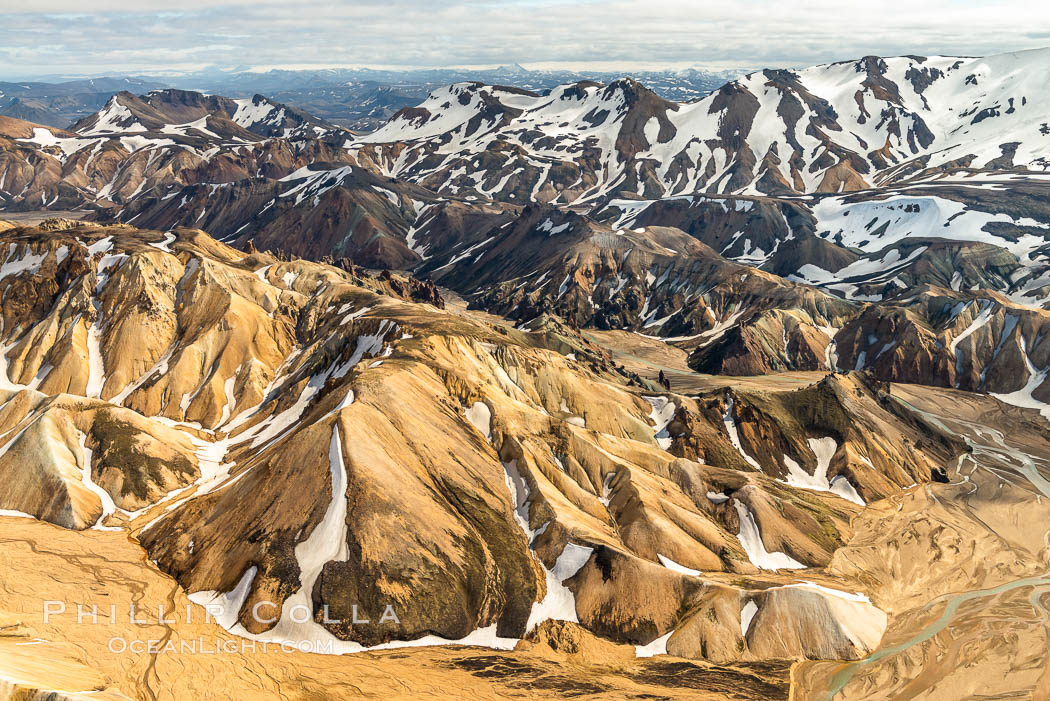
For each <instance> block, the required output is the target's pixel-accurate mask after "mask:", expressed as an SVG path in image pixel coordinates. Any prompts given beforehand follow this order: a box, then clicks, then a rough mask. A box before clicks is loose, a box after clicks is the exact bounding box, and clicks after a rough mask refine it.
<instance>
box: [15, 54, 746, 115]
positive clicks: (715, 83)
mask: <svg viewBox="0 0 1050 701" xmlns="http://www.w3.org/2000/svg"><path fill="white" fill-rule="evenodd" d="M739 74H740V73H739V72H735V71H723V72H713V73H710V72H705V71H698V70H695V69H686V70H683V71H643V72H641V73H637V74H635V76H634V77H635V78H636V79H638V80H640V81H641V82H643V83H645V84H646V85H648V86H649V87H650V88H651V89H652V90H654V91H655V92H656V93H657V94H659V95H661V96H662V97H664V98H666V99H668V100H677V101H688V100H695V99H697V98H700V97H703V96H704V95H707V94H709V93H710V92H711V91H713V90H715V89H716V88H718V87H719V86H721V85H722V84H723V83H725V82H726V80H728V79H731V78H733V77H736V76H737V75H739ZM621 75H622V74H621V73H612V72H587V73H581V72H573V71H550V70H528V69H526V68H524V67H522V66H520V65H518V64H516V63H515V64H511V65H508V66H500V67H498V68H494V69H489V70H480V71H479V70H462V69H425V70H408V71H392V70H374V69H367V68H353V69H328V70H270V71H264V72H260V71H254V70H234V71H229V72H227V71H218V70H208V71H201V72H196V73H187V74H184V75H180V76H164V77H158V78H149V77H116V78H93V79H78V80H71V81H59V82H25V83H19V82H7V83H3V82H0V115H3V116H8V117H14V118H16V119H24V120H27V121H30V122H36V123H38V124H45V125H47V126H52V127H61V128H66V127H68V126H69V125H70V124H72V123H73V122H75V121H77V120H79V119H81V118H83V117H85V116H87V115H89V114H91V113H92V112H96V111H98V110H99V109H101V108H102V106H103V105H104V104H105V103H106V101H107V100H108V99H109V98H110V97H111V96H112V95H113V93H115V92H119V91H121V90H127V91H130V92H134V93H143V92H147V91H150V90H155V89H159V88H184V89H190V90H197V91H203V92H207V93H212V94H218V95H226V96H228V97H235V98H236V97H252V96H253V95H256V94H263V95H266V96H267V97H269V98H271V99H273V100H275V101H278V102H283V103H287V104H289V105H294V106H295V107H299V108H301V109H304V110H306V111H308V112H310V113H312V114H315V115H317V116H318V117H321V118H323V119H326V120H328V121H330V122H332V123H333V124H338V125H341V126H344V127H347V128H349V129H353V130H355V131H371V130H373V129H376V128H377V127H379V126H380V125H382V124H383V123H384V122H385V121H386V120H387V119H389V118H390V117H391V116H392V115H393V114H394V113H395V112H397V111H398V110H399V109H401V108H403V107H411V106H414V105H417V104H419V103H420V102H422V101H423V100H424V99H426V97H427V95H428V94H429V93H430V92H431V91H433V90H435V89H437V88H439V87H442V86H445V85H449V84H451V83H458V82H463V81H468V80H471V81H472V80H476V81H481V82H485V83H493V84H502V85H509V86H513V87H519V88H525V89H527V90H535V91H543V90H549V89H551V88H554V87H556V86H558V85H561V84H564V83H574V82H578V81H581V80H595V81H598V82H610V81H612V80H615V79H616V78H619V77H621Z"/></svg>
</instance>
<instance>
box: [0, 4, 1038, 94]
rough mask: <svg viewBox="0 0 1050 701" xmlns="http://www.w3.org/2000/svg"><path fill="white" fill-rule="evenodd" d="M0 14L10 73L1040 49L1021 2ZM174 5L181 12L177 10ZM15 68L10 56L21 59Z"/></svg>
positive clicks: (728, 59) (724, 60)
mask: <svg viewBox="0 0 1050 701" xmlns="http://www.w3.org/2000/svg"><path fill="white" fill-rule="evenodd" d="M22 7H23V8H28V7H32V11H27V10H26V9H22V10H19V11H15V10H8V9H0V58H4V57H6V58H7V59H8V60H7V61H5V62H4V63H5V64H6V65H5V66H4V68H3V69H2V70H3V71H4V72H5V73H7V74H8V77H15V75H16V73H17V74H18V75H23V76H30V75H34V74H35V75H41V74H54V73H63V72H66V73H69V72H77V73H99V72H125V73H126V72H135V71H146V70H158V69H167V68H171V67H176V66H182V65H201V64H214V65H220V66H238V65H303V64H310V65H327V66H334V65H355V66H361V65H383V66H482V65H485V66H490V65H496V64H499V63H505V62H510V61H517V62H519V63H523V64H525V65H532V66H540V65H542V66H547V67H553V66H561V67H569V66H586V67H591V68H598V67H602V68H623V69H630V68H637V67H656V66H668V67H680V66H686V65H695V66H703V67H714V68H720V67H744V68H753V67H760V66H802V65H809V64H813V63H820V62H825V61H830V60H839V59H846V58H852V57H856V56H861V55H865V54H880V55H892V54H901V53H914V54H931V53H940V54H965V55H981V54H990V53H999V52H1003V51H1011V50H1019V49H1026V48H1035V47H1038V46H1042V45H1046V44H1050V4H1039V5H1036V4H1033V3H1030V2H1021V1H1019V0H1003V1H1001V2H989V1H988V0H983V1H982V2H977V0H927V1H924V2H914V0H912V1H910V2H904V1H903V0H888V1H884V2H870V0H866V1H865V2H846V1H844V0H838V1H836V2H831V1H830V0H801V1H796V2H774V1H772V0H738V1H737V2H726V1H725V0H718V1H717V2H712V1H709V0H693V1H688V0H652V1H650V2H644V3H643V2H636V1H632V2H628V1H627V0H600V1H599V0H591V1H589V2H588V1H584V2H581V1H579V0H576V1H572V2H570V1H569V0H476V1H474V2H458V3H456V2H447V1H444V0H438V1H434V0H389V1H387V2H379V1H378V0H355V1H353V2H321V1H320V0H305V2H291V3H290V2H286V1H284V0H282V1H280V2H278V1H276V0H232V1H230V0H226V1H225V2H221V3H220V4H218V5H216V4H214V3H211V2H206V1H205V0H183V1H180V2H179V3H178V4H177V5H176V4H175V3H171V2H170V0H168V1H160V0H140V2H138V3H136V5H135V7H136V11H135V12H128V11H127V10H126V8H127V7H128V4H127V3H126V2H122V1H121V2H118V1H117V0H95V1H94V2H93V3H92V5H91V9H90V10H85V8H84V4H83V3H81V2H71V1H69V0H36V1H35V2H34V3H32V5H30V4H28V3H26V4H24V5H22ZM174 7H177V8H178V9H177V10H174V11H173V10H172V8H174ZM16 59H17V61H16Z"/></svg>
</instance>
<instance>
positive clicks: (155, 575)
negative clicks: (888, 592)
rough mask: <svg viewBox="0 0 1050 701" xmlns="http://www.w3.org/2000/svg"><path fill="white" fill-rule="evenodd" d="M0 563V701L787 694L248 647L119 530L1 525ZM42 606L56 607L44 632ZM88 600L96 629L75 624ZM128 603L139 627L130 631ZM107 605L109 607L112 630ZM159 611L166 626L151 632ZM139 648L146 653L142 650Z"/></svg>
mask: <svg viewBox="0 0 1050 701" xmlns="http://www.w3.org/2000/svg"><path fill="white" fill-rule="evenodd" d="M0 561H2V562H3V563H4V566H3V567H2V568H0V592H2V596H0V696H3V697H4V698H8V697H14V698H37V697H36V696H34V694H35V693H36V694H39V693H43V692H45V691H47V692H55V691H57V692H59V693H58V695H57V698H66V699H81V698H83V699H89V698H90V699H107V700H116V699H128V698H132V699H150V700H163V699H191V698H192V699H203V698H227V699H245V700H248V699H252V700H257V699H303V700H306V699H318V700H319V699H368V698H372V699H426V698H449V696H450V694H452V693H453V690H455V691H454V695H455V696H456V697H457V698H472V699H479V700H481V699H493V700H495V699H507V698H529V699H564V698H581V699H623V698H637V699H646V698H648V699H652V698H660V699H711V700H712V701H713V700H715V699H724V698H748V699H786V698H787V697H788V681H787V680H788V676H789V668H790V664H791V663H790V662H756V663H744V664H739V665H732V666H725V665H720V666H715V665H711V664H707V663H705V662H702V661H696V660H682V659H678V658H671V657H656V658H647V659H636V658H635V657H634V648H633V647H631V646H627V645H614V644H612V643H608V642H603V641H598V640H597V639H593V638H591V639H590V640H589V641H585V642H589V644H590V645H591V646H592V648H591V649H586V648H585V649H584V650H581V652H580V653H579V654H571V653H566V652H561V651H557V650H554V649H552V648H551V647H550V646H549V645H545V644H535V645H530V644H528V643H522V644H521V647H524V648H525V649H523V650H515V651H512V652H504V651H497V650H488V649H484V648H470V647H427V648H417V649H400V650H388V651H383V652H368V653H360V654H352V655H342V656H335V655H324V654H309V653H302V652H298V651H294V650H293V651H283V650H281V649H279V648H276V647H272V646H271V647H268V648H267V649H266V650H263V648H262V645H261V644H259V645H258V646H256V647H255V650H254V651H253V650H252V649H251V646H252V643H251V641H247V640H243V639H240V638H237V637H236V636H233V635H230V634H229V633H227V632H226V631H224V630H223V629H222V628H220V627H219V626H218V625H215V624H213V623H208V622H205V621H204V612H203V609H201V608H200V607H199V606H196V605H194V604H191V603H190V601H189V599H187V598H186V595H185V593H184V592H183V591H182V589H181V588H180V587H179V585H178V584H177V583H176V582H175V581H173V580H172V579H171V578H170V577H168V576H166V575H164V574H163V573H161V572H159V571H158V570H157V569H156V568H155V567H154V566H153V565H152V564H151V563H150V562H149V561H148V560H147V559H146V557H145V554H144V553H143V551H142V549H141V548H140V547H139V546H138V544H137V543H135V542H134V541H133V540H131V539H129V537H128V536H127V535H126V534H125V533H124V532H116V531H90V530H89V531H80V532H77V531H70V530H67V529H64V528H59V527H57V526H53V525H50V524H47V523H43V522H40V521H35V520H30V519H26V518H18V517H9V516H0ZM44 601H56V602H58V601H61V602H64V603H66V604H67V606H66V609H67V610H66V612H65V613H62V614H55V615H52V616H49V621H48V622H47V623H45V622H44V615H43V606H42V602H44ZM77 604H81V605H82V606H83V607H84V608H83V611H84V614H85V617H84V618H83V620H82V622H81V623H78V622H77V609H76V606H77ZM92 605H96V606H97V607H98V610H99V617H98V622H97V623H93V622H92V621H91V619H90V617H89V616H88V614H89V613H90V609H91V606H92ZM132 605H134V606H135V611H136V613H135V617H136V620H138V621H142V624H141V625H132V624H130V623H129V612H130V607H131V606H132ZM110 606H115V607H116V609H115V610H116V611H117V614H116V617H117V622H116V623H115V624H112V625H111V624H109V618H108V615H109V611H110ZM187 606H188V607H189V611H190V615H189V619H190V620H189V621H187ZM52 607H53V608H52V609H51V610H57V608H58V605H57V604H52ZM159 610H163V612H164V617H165V621H173V622H169V623H160V622H159V620H158V611H159ZM133 641H141V642H138V643H136V642H133ZM150 641H152V642H153V645H154V646H155V648H156V649H157V650H159V651H160V652H159V653H158V654H155V655H151V654H149V653H148V649H147V648H146V647H144V646H145V645H147V644H148V643H149V642H150ZM245 645H247V646H249V647H246V648H245V647H244V646H245ZM125 646H126V647H127V649H126V650H124V648H125ZM187 646H188V647H187ZM599 647H600V648H601V649H600V650H599V652H600V658H601V659H602V662H600V663H599V662H596V661H594V660H595V659H597V658H599V655H596V654H594V653H595V652H596V650H595V648H599ZM136 648H137V649H138V650H139V651H138V652H135V649H136ZM121 650H124V651H123V652H121ZM584 653H590V654H584ZM49 698H55V697H49Z"/></svg>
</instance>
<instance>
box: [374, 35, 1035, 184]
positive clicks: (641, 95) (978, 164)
mask: <svg viewBox="0 0 1050 701" xmlns="http://www.w3.org/2000/svg"><path fill="white" fill-rule="evenodd" d="M1048 60H1050V50H1040V51H1029V52H1022V53H1018V54H1004V55H1000V56H993V57H990V58H981V59H963V58H946V57H933V58H923V57H897V58H887V59H882V58H876V57H867V58H864V59H860V60H857V61H848V62H843V63H835V64H829V65H823V66H816V67H813V68H809V69H805V70H801V71H789V70H766V71H759V72H756V73H751V74H749V75H747V76H745V77H743V78H741V79H739V80H736V81H732V82H730V83H727V84H726V85H725V86H723V87H722V88H720V89H719V90H717V91H716V92H715V93H713V94H712V95H710V96H708V97H706V98H703V99H701V100H698V101H696V102H692V103H687V104H679V103H673V102H668V101H666V100H663V99H661V98H659V97H658V96H657V95H655V94H653V93H652V92H650V91H649V90H647V89H646V88H645V87H644V86H642V85H640V84H638V83H636V82H634V81H631V80H621V81H616V82H614V83H612V84H609V85H606V86H602V85H597V84H588V83H579V84H575V85H565V86H561V87H559V88H556V89H555V90H552V91H551V92H550V93H549V94H542V95H540V94H532V93H528V92H523V91H520V90H512V89H506V88H500V87H497V86H486V85H480V84H470V83H467V84H458V85H453V86H450V87H448V88H445V89H442V90H438V91H435V92H434V93H432V94H431V95H430V97H428V98H427V100H426V101H424V102H423V103H422V104H420V105H419V106H418V107H415V108H411V109H405V110H402V112H401V113H399V114H398V115H396V116H395V117H394V118H393V119H392V120H391V121H390V123H389V124H387V125H386V126H385V127H383V128H381V129H379V130H377V131H376V132H374V133H372V134H369V135H367V136H365V137H363V138H361V139H359V140H358V143H359V144H369V145H371V144H375V145H376V148H377V147H378V145H381V144H398V145H399V148H398V149H396V157H395V156H393V155H391V154H393V152H394V149H390V148H389V147H388V148H387V149H385V150H384V149H377V151H376V154H377V155H376V158H377V160H378V161H379V162H380V163H381V164H382V166H383V167H384V168H385V169H386V170H387V171H388V172H389V173H390V174H392V175H395V176H397V177H402V178H409V179H412V180H416V181H418V182H420V183H425V184H427V185H428V186H429V187H431V189H435V190H436V191H438V192H447V193H458V194H463V193H465V192H467V191H473V192H476V193H477V194H478V195H484V196H488V197H493V198H496V199H502V200H505V201H508V200H509V201H519V202H520V201H522V199H523V198H524V197H531V198H532V199H538V200H541V201H545V202H547V201H549V202H555V203H564V204H570V203H593V202H595V201H599V200H600V199H601V198H608V197H616V196H624V195H628V196H632V195H634V196H644V197H650V198H652V197H665V196H672V195H678V194H688V193H693V192H698V191H701V192H708V193H723V194H728V193H745V194H797V193H812V192H842V191H852V190H861V189H866V188H870V187H873V186H877V185H886V184H889V183H900V182H904V181H914V180H917V179H930V178H934V177H936V176H937V175H938V174H940V173H941V172H942V171H943V170H945V169H950V168H971V169H978V170H980V169H996V170H1002V169H1009V168H1025V169H1029V170H1038V171H1043V170H1046V169H1048V168H1050V160H1048V158H1050V156H1048V149H1050V127H1048V126H1047V120H1048V116H1047V111H1046V105H1047V102H1048V100H1050V95H1047V88H1046V69H1045V66H1046V64H1047V61H1048ZM362 148H366V147H362ZM383 154H386V155H385V156H384V155H383Z"/></svg>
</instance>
